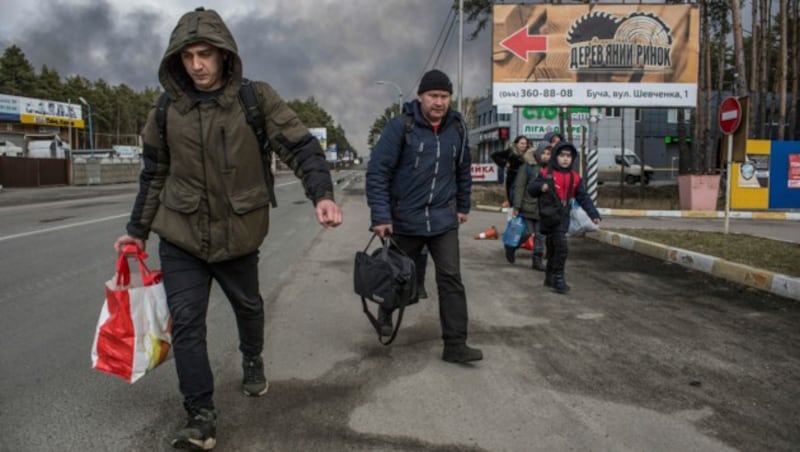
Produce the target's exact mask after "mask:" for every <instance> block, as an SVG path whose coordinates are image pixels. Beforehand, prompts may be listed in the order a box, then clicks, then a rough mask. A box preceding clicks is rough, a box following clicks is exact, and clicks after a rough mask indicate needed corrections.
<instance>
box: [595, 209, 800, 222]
mask: <svg viewBox="0 0 800 452" xmlns="http://www.w3.org/2000/svg"><path fill="white" fill-rule="evenodd" d="M597 210H598V211H599V212H600V215H606V216H610V217H668V218H725V212H724V211H716V210H633V209H609V208H606V207H603V208H598V209H597ZM729 217H730V218H734V219H739V220H788V221H800V212H750V211H731V212H729Z"/></svg>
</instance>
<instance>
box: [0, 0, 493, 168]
mask: <svg viewBox="0 0 800 452" xmlns="http://www.w3.org/2000/svg"><path fill="white" fill-rule="evenodd" d="M451 4H452V2H451V0H260V1H258V0H227V1H206V2H202V1H198V0H195V1H191V2H189V1H186V0H175V1H169V2H167V1H163V0H125V1H122V0H41V1H37V2H25V1H18V0H0V11H3V14H2V21H0V48H2V49H5V48H6V47H7V46H9V45H11V44H16V45H17V46H19V47H20V48H21V49H22V50H23V51H24V52H25V55H26V56H27V57H28V60H30V62H31V63H32V64H33V66H34V67H35V68H36V70H37V72H38V71H39V70H41V67H42V65H43V64H47V65H48V67H51V68H55V69H56V70H58V72H59V74H60V75H61V77H62V78H64V77H66V76H68V75H73V74H80V75H83V76H85V77H87V78H88V79H89V80H92V81H94V80H97V79H98V78H103V79H105V80H106V81H107V82H109V83H111V84H114V85H117V84H120V83H125V84H127V85H129V86H132V87H134V88H136V89H142V88H144V87H146V86H153V87H154V86H157V85H158V78H157V75H156V71H157V68H158V63H159V61H160V60H161V56H162V55H163V52H164V49H165V47H166V44H167V40H168V37H169V33H170V32H171V31H172V28H173V27H174V26H175V23H176V22H177V20H178V18H179V17H180V15H181V14H182V13H184V12H186V11H189V10H192V9H194V8H195V7H196V6H200V5H203V6H205V7H206V8H207V9H215V10H217V11H218V12H219V13H220V15H221V16H222V18H223V19H224V20H225V21H226V23H227V24H228V27H229V28H230V29H231V31H232V32H233V34H234V37H235V38H236V41H237V44H238V46H239V53H240V55H241V56H242V60H243V62H244V69H245V75H246V76H247V77H249V78H251V79H256V80H264V81H267V82H269V83H271V84H272V85H273V86H274V87H275V88H276V89H277V90H278V92H279V93H280V94H281V95H282V96H283V97H284V98H285V99H287V100H290V99H298V98H299V99H305V98H307V97H309V96H314V97H315V98H316V99H317V101H318V102H319V104H320V105H321V106H322V107H323V108H325V109H326V110H327V111H328V113H330V115H331V116H332V117H333V118H334V121H335V122H336V123H338V124H341V125H342V127H343V128H344V129H345V132H346V133H347V136H348V139H349V140H350V142H351V143H352V144H353V146H355V147H356V149H357V150H358V151H359V152H360V153H361V154H362V155H366V154H367V153H368V149H367V144H366V143H367V132H368V130H369V127H370V126H371V125H372V122H373V121H374V119H375V118H376V117H377V116H378V115H379V114H381V113H382V112H383V110H384V109H385V108H386V107H387V106H388V105H389V104H390V103H391V102H392V101H394V100H396V99H397V90H396V89H395V88H393V87H392V86H380V85H376V84H375V82H376V81H377V80H388V81H392V82H395V83H397V84H398V85H400V87H401V88H402V90H403V93H404V95H405V98H406V100H408V99H410V98H411V96H412V95H413V94H414V93H415V92H416V84H417V81H418V78H419V76H420V74H421V73H422V71H423V69H424V64H425V62H426V60H428V58H429V56H430V55H431V52H432V47H433V45H434V43H435V42H436V40H437V37H438V36H439V33H440V32H441V30H442V27H443V25H444V23H445V20H446V19H447V17H448V11H449V8H450V6H451ZM471 30H472V26H470V25H466V26H465V31H464V33H465V35H467V34H468V32H469V31H471ZM457 32H458V24H457V23H456V24H455V26H454V29H453V34H452V36H451V39H450V40H449V44H448V46H447V47H446V48H445V50H444V52H443V53H442V55H441V58H440V60H439V64H438V65H437V67H438V68H439V69H442V70H444V71H445V72H447V73H448V74H449V75H450V77H451V78H452V79H453V82H454V83H456V78H457V73H458V42H457ZM490 39H491V37H490V35H489V32H488V30H487V31H485V32H483V33H482V35H481V37H480V38H479V39H478V40H477V41H475V42H470V41H467V42H465V45H464V95H465V96H477V95H484V94H486V93H487V91H488V90H489V88H490V83H491V80H490V78H491V66H490V64H491V55H490ZM434 58H435V55H434Z"/></svg>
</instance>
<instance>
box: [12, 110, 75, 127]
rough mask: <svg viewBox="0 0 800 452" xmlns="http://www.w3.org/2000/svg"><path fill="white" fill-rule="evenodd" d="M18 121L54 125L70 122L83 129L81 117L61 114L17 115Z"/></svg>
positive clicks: (66, 125) (68, 123)
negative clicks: (74, 117) (72, 117)
mask: <svg viewBox="0 0 800 452" xmlns="http://www.w3.org/2000/svg"><path fill="white" fill-rule="evenodd" d="M19 122H21V123H23V124H36V125H40V126H55V127H68V126H69V125H70V122H71V123H72V127H73V128H75V129H83V128H84V121H83V119H69V118H64V117H62V116H47V115H30V114H24V113H23V114H21V115H19Z"/></svg>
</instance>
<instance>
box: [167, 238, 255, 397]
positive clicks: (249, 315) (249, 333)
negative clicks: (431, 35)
mask: <svg viewBox="0 0 800 452" xmlns="http://www.w3.org/2000/svg"><path fill="white" fill-rule="evenodd" d="M159 256H160V258H161V271H162V273H163V275H164V288H165V290H166V293H167V305H168V306H169V311H170V314H172V352H173V355H174V357H175V366H176V368H177V371H178V381H179V385H180V390H181V393H182V394H183V397H184V402H183V405H184V407H185V408H186V409H187V411H191V410H193V409H197V408H208V409H213V408H214V402H213V400H212V396H213V394H214V376H213V375H212V373H211V365H210V364H209V361H208V350H207V349H206V313H207V312H208V299H209V292H210V291H211V282H212V280H216V281H217V283H219V285H220V288H222V291H223V292H224V293H225V295H226V296H227V297H228V301H229V302H230V303H231V306H233V312H234V313H235V315H236V325H237V326H238V329H239V350H241V352H242V354H243V355H245V356H259V355H261V351H262V349H263V347H264V301H263V300H262V299H261V294H260V292H259V288H258V251H255V252H252V253H250V254H247V255H244V256H242V257H238V258H236V259H231V260H229V261H225V262H215V263H208V262H206V261H204V260H202V259H199V258H197V257H195V256H193V255H191V254H189V253H187V252H186V251H184V250H183V249H181V248H179V247H177V246H175V245H173V244H172V243H170V242H168V241H166V240H163V239H162V240H161V243H160V244H159Z"/></svg>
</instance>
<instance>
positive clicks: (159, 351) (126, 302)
mask: <svg viewBox="0 0 800 452" xmlns="http://www.w3.org/2000/svg"><path fill="white" fill-rule="evenodd" d="M129 257H132V258H134V259H136V261H137V262H138V264H139V276H140V278H139V279H140V281H135V282H132V281H131V271H130V266H129V265H128V258H129ZM145 259H147V254H146V253H145V252H144V251H143V250H141V249H139V248H138V247H136V246H134V245H128V246H126V247H125V248H124V249H123V251H122V253H120V255H119V257H118V258H117V272H116V274H115V275H114V277H113V278H112V279H111V280H109V281H107V282H106V284H105V292H106V299H105V302H104V303H103V308H102V309H101V311H100V318H99V319H98V321H97V330H96V331H95V336H94V343H93V344H92V368H94V369H97V370H99V371H102V372H106V373H109V374H112V375H116V376H118V377H121V378H122V379H124V380H125V381H127V382H129V383H133V382H135V381H136V380H138V379H139V378H141V377H142V376H144V375H145V374H146V373H148V372H149V371H151V370H153V369H155V368H156V366H158V365H159V364H161V363H163V362H164V361H165V360H166V359H167V355H168V354H169V350H170V347H171V344H172V335H171V332H172V321H171V317H170V314H169V309H168V308H167V296H166V293H165V291H164V283H163V282H162V281H161V272H160V271H158V270H150V269H149V268H147V266H146V265H145V263H144V261H145Z"/></svg>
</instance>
